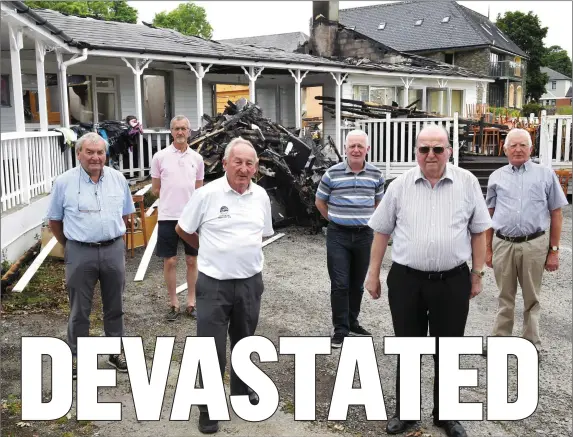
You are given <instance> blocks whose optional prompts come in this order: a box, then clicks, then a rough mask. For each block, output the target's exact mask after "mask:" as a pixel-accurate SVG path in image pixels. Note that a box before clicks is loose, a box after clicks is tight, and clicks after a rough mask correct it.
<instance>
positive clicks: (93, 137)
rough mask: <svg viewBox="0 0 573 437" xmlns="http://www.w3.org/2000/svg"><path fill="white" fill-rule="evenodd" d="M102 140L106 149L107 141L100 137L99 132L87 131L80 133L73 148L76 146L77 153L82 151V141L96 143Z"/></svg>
mask: <svg viewBox="0 0 573 437" xmlns="http://www.w3.org/2000/svg"><path fill="white" fill-rule="evenodd" d="M100 141H101V142H102V143H103V144H104V146H105V150H106V151H107V141H106V140H105V139H104V138H103V137H101V136H100V135H99V134H97V133H96V132H88V133H87V134H84V135H82V136H81V137H80V138H79V139H78V140H77V141H76V144H75V148H76V153H79V152H81V151H82V148H83V146H84V143H86V142H87V143H92V144H97V143H99V142H100Z"/></svg>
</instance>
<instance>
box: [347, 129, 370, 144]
mask: <svg viewBox="0 0 573 437" xmlns="http://www.w3.org/2000/svg"><path fill="white" fill-rule="evenodd" d="M350 137H364V138H365V139H366V145H368V134H367V133H366V132H364V131H363V130H361V129H354V130H351V131H350V132H348V133H347V134H346V139H345V140H344V145H346V146H348V138H350Z"/></svg>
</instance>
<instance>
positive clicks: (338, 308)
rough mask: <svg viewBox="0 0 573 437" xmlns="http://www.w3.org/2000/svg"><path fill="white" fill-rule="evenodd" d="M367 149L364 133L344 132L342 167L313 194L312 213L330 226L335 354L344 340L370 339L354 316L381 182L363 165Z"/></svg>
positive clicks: (371, 167)
mask: <svg viewBox="0 0 573 437" xmlns="http://www.w3.org/2000/svg"><path fill="white" fill-rule="evenodd" d="M369 149H370V146H369V145H368V135H367V134H366V133H365V132H363V131H361V130H353V131H351V132H349V133H348V135H347V136H346V159H345V161H344V162H341V163H338V164H336V165H333V166H332V167H331V168H329V169H328V170H327V171H326V172H325V174H324V175H323V177H322V180H321V181H320V184H319V185H318V189H317V192H316V201H315V204H316V207H317V208H318V210H319V211H320V213H321V214H322V216H323V217H324V218H325V219H327V220H328V221H329V224H328V227H327V234H326V251H327V265H328V274H329V276H330V282H331V292H330V293H331V294H330V296H331V297H330V301H331V306H332V324H333V325H334V335H333V337H332V341H331V345H332V347H335V348H339V347H341V346H342V342H343V340H344V337H346V336H347V335H359V336H370V335H371V334H370V333H369V332H368V331H367V330H366V329H364V328H363V327H362V326H360V324H359V323H358V315H359V314H360V306H361V303H362V295H363V294H364V287H363V285H364V279H365V278H366V273H367V271H368V264H369V263H370V247H371V245H372V238H373V232H372V229H370V228H369V227H368V220H369V219H370V217H371V216H372V214H373V213H374V210H375V209H376V207H377V206H378V204H379V203H380V200H382V196H383V193H384V177H383V176H382V172H381V171H380V170H379V169H378V168H377V167H375V166H374V165H372V164H370V163H368V162H366V155H367V154H368V150H369Z"/></svg>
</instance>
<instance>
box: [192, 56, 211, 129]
mask: <svg viewBox="0 0 573 437" xmlns="http://www.w3.org/2000/svg"><path fill="white" fill-rule="evenodd" d="M212 65H213V64H209V66H208V67H207V68H203V64H201V63H200V62H197V63H196V64H195V68H193V65H192V64H191V62H187V66H188V67H189V68H190V69H191V71H192V72H193V73H195V78H196V80H195V84H196V85H197V126H198V127H199V128H200V127H201V126H202V125H203V78H204V77H205V75H206V74H207V72H208V71H209V69H210V68H211V66H212Z"/></svg>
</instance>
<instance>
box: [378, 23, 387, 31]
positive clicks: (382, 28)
mask: <svg viewBox="0 0 573 437" xmlns="http://www.w3.org/2000/svg"><path fill="white" fill-rule="evenodd" d="M385 27H386V23H380V24H379V25H378V30H384V28H385Z"/></svg>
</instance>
